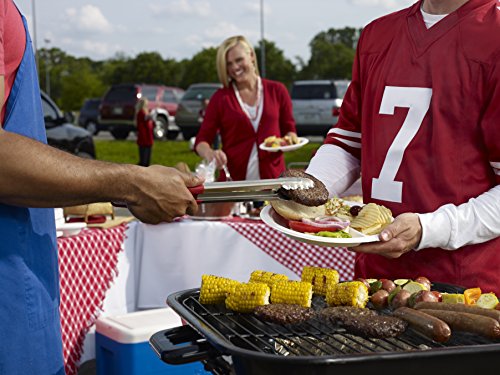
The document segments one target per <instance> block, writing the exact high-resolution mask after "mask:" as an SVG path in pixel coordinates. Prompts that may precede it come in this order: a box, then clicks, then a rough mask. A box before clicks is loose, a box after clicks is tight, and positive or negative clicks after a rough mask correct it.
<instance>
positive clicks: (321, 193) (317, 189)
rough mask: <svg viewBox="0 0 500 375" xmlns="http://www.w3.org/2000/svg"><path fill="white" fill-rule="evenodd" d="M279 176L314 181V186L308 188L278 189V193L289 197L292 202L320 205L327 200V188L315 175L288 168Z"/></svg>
mask: <svg viewBox="0 0 500 375" xmlns="http://www.w3.org/2000/svg"><path fill="white" fill-rule="evenodd" d="M280 177H302V178H308V179H310V180H312V181H313V182H314V187H312V188H309V189H295V190H286V189H284V188H281V189H280V190H279V193H280V194H282V195H283V196H285V197H287V198H290V199H291V200H293V201H294V202H297V203H300V204H303V205H304V206H321V205H323V204H325V203H326V202H327V201H328V190H326V187H325V185H324V184H323V183H322V182H321V181H320V180H318V179H317V178H316V177H314V176H311V175H310V174H308V173H306V172H304V171H301V170H298V169H288V170H286V171H284V172H283V173H282V174H281V176H280Z"/></svg>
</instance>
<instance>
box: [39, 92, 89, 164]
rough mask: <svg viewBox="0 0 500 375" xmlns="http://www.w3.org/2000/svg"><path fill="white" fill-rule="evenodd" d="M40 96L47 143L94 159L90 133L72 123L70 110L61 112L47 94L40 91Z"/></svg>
mask: <svg viewBox="0 0 500 375" xmlns="http://www.w3.org/2000/svg"><path fill="white" fill-rule="evenodd" d="M41 96H42V109H43V116H44V120H45V129H46V132H47V143H48V144H49V145H51V146H53V147H56V148H58V149H61V150H63V151H67V152H70V153H72V154H75V155H77V156H80V157H83V158H88V159H95V147H94V139H93V138H92V134H91V133H90V132H88V131H87V130H85V129H82V128H81V127H79V126H75V125H73V120H74V117H73V115H72V114H71V113H70V112H67V113H64V114H63V113H62V112H61V110H60V109H59V108H58V107H57V105H56V103H54V102H53V101H52V99H50V98H49V96H48V95H47V94H45V93H44V92H42V93H41Z"/></svg>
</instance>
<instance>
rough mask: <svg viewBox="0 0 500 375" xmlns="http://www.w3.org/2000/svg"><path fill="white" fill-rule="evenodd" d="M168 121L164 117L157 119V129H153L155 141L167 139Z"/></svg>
mask: <svg viewBox="0 0 500 375" xmlns="http://www.w3.org/2000/svg"><path fill="white" fill-rule="evenodd" d="M167 128H168V124H167V120H165V119H164V118H163V117H157V118H156V120H155V127H154V129H153V135H154V137H155V139H165V137H166V136H167Z"/></svg>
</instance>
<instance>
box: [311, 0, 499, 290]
mask: <svg viewBox="0 0 500 375" xmlns="http://www.w3.org/2000/svg"><path fill="white" fill-rule="evenodd" d="M360 170H361V173H362V187H363V198H364V202H365V203H367V202H375V203H377V204H381V205H384V206H386V207H388V208H390V209H391V210H392V212H393V214H394V216H395V217H396V219H395V220H394V222H393V223H392V224H391V225H389V226H388V227H387V228H386V229H385V230H384V231H383V232H382V233H381V234H380V240H381V241H380V242H376V243H370V244H363V245H361V246H358V247H356V248H354V250H355V251H356V252H357V254H356V267H355V273H356V276H357V277H358V276H359V277H386V278H395V277H398V278H399V277H403V278H415V277H417V276H427V277H429V278H430V279H431V280H432V281H439V282H447V283H453V284H457V285H462V286H465V287H477V286H479V287H481V288H482V289H483V291H494V292H496V293H497V294H498V295H500V186H499V183H500V4H499V2H498V1H497V0H469V1H467V0H423V1H419V2H417V3H416V4H414V5H413V6H411V7H410V8H407V9H404V10H401V11H399V12H395V13H393V14H389V15H387V16H385V17H382V18H380V19H377V20H375V21H373V22H372V23H370V24H369V25H367V26H366V27H365V28H364V30H363V32H362V35H361V37H360V40H359V44H358V48H357V53H356V58H355V61H354V65H353V77H352V83H351V85H350V86H349V90H348V92H347V94H346V96H345V98H344V101H343V105H342V109H341V115H340V119H339V122H338V124H337V126H335V127H334V128H333V129H332V130H330V131H329V133H328V135H327V138H326V140H325V144H324V145H323V146H322V147H321V148H320V149H319V151H318V152H317V154H316V155H315V157H314V158H313V159H312V160H311V163H310V166H309V168H308V170H307V172H308V173H311V174H312V175H314V176H316V177H317V178H319V179H320V180H322V181H323V182H324V183H325V185H326V186H327V188H328V189H329V191H330V195H331V196H334V195H338V194H339V193H342V191H343V190H345V189H346V187H348V186H349V184H350V183H351V182H353V181H354V179H355V178H356V176H358V175H359V171H360Z"/></svg>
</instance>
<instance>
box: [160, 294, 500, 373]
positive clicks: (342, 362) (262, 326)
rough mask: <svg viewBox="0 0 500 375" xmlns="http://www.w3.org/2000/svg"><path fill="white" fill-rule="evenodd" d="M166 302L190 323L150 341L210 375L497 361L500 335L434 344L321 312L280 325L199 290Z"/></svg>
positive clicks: (483, 366) (432, 367)
mask: <svg viewBox="0 0 500 375" xmlns="http://www.w3.org/2000/svg"><path fill="white" fill-rule="evenodd" d="M434 288H435V289H438V290H441V291H445V292H449V293H456V292H459V291H460V289H459V288H457V287H453V286H449V285H444V284H435V285H434ZM167 303H168V305H169V306H170V307H172V308H173V309H174V310H175V311H176V312H177V313H178V314H179V315H180V316H181V317H182V318H183V319H185V320H186V321H187V322H188V324H189V325H186V326H183V327H177V328H174V329H169V330H165V331H160V332H158V333H156V334H154V335H153V336H152V337H151V340H150V343H151V346H152V347H153V349H154V350H155V351H156V352H157V354H158V355H159V356H160V358H161V359H162V360H163V361H165V362H167V363H169V364H181V363H188V362H193V361H203V362H204V363H205V368H206V369H207V370H209V371H211V372H212V373H214V374H234V373H235V374H238V375H246V374H274V375H277V374H287V375H294V374H308V375H313V374H314V375H316V374H342V375H343V374H349V375H353V374H363V375H366V374H382V373H383V374H384V375H392V374H394V375H395V374H398V375H399V374H404V375H412V374H418V375H423V374H422V373H423V372H424V375H430V374H439V375H445V374H453V375H457V374H467V375H471V372H474V373H477V372H478V371H488V372H489V373H491V371H492V370H494V369H495V368H496V369H498V364H499V363H500V361H499V360H500V342H498V341H492V340H489V339H487V338H483V337H480V336H477V335H473V334H467V333H460V332H453V334H452V338H451V339H450V340H449V341H448V342H447V343H445V344H440V343H437V342H434V341H432V340H430V339H428V338H426V337H425V336H423V335H420V334H419V333H417V332H416V331H413V330H412V329H407V330H406V332H405V333H404V334H403V335H401V336H399V337H397V338H389V339H374V338H363V337H360V336H356V335H353V334H350V333H348V332H346V331H345V329H343V328H342V327H341V326H335V325H332V324H331V323H326V322H324V321H323V320H322V319H320V318H313V319H310V320H309V321H307V322H304V323H301V324H297V325H279V324H274V323H267V322H263V321H261V320H260V319H258V318H257V317H255V316H254V315H253V314H239V313H235V312H233V311H231V310H228V309H226V308H225V307H224V306H223V305H202V304H200V303H199V289H192V290H187V291H183V292H178V293H174V294H172V295H170V296H169V297H168V300H167ZM324 306H325V302H324V298H323V297H315V298H314V299H313V307H314V308H315V309H321V308H322V307H324Z"/></svg>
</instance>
